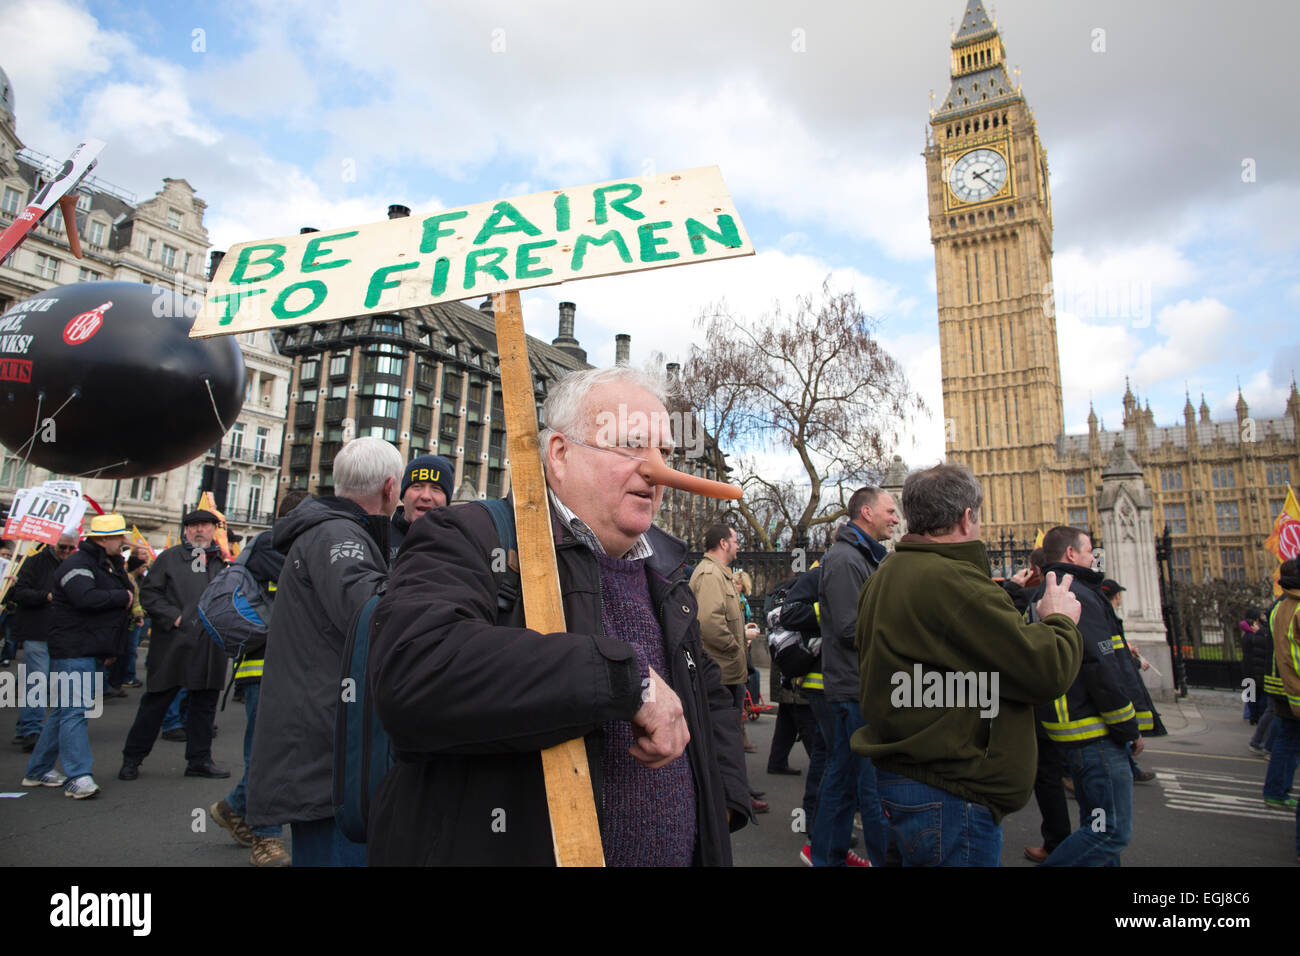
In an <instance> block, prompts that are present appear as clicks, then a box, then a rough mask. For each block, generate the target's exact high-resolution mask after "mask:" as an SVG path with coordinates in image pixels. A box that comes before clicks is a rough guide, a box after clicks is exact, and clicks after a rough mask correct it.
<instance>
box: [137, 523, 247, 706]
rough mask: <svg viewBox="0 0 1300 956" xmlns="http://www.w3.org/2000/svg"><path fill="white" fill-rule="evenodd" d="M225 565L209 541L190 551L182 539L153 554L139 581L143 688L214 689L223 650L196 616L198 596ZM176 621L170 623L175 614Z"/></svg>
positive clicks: (222, 670)
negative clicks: (145, 648) (144, 641)
mask: <svg viewBox="0 0 1300 956" xmlns="http://www.w3.org/2000/svg"><path fill="white" fill-rule="evenodd" d="M225 566H226V562H225V559H223V558H222V557H221V549H220V548H218V547H217V546H216V545H215V544H212V545H209V546H208V548H207V550H206V551H204V552H202V553H201V554H196V553H195V551H194V549H193V548H192V547H190V545H189V544H188V543H186V542H183V541H182V542H181V543H180V544H177V545H173V546H172V547H170V548H168V549H167V550H166V551H164V552H163V553H162V554H160V555H158V557H157V559H156V560H155V561H154V563H153V564H151V565H149V572H148V573H147V574H146V575H145V576H144V581H143V582H142V583H141V585H140V605H141V606H142V607H143V608H144V609H145V612H146V613H147V614H148V615H149V618H150V621H151V623H150V631H149V662H148V671H149V676H148V679H147V687H146V689H147V690H148V691H150V692H157V691H163V690H169V689H170V688H172V687H185V688H188V689H189V690H220V689H221V688H222V687H224V686H225V683H226V670H227V663H226V654H225V651H223V650H222V649H221V647H220V646H218V644H217V642H216V641H214V640H213V639H212V638H211V637H210V636H209V635H208V632H207V631H206V630H205V629H204V627H203V624H202V622H200V621H199V616H198V607H199V598H200V597H202V596H203V591H204V590H205V589H206V588H207V586H208V584H209V583H211V581H212V579H213V578H215V577H216V576H217V575H218V574H219V573H220V572H221V570H222V569H223V568H224V567H225ZM178 617H179V618H180V619H181V624H180V627H176V626H175V621H176V618H178Z"/></svg>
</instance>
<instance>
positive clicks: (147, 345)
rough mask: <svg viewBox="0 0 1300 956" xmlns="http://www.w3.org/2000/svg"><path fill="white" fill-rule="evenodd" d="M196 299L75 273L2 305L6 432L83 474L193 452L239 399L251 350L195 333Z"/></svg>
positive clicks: (130, 469)
mask: <svg viewBox="0 0 1300 956" xmlns="http://www.w3.org/2000/svg"><path fill="white" fill-rule="evenodd" d="M197 309H198V300H197V299H187V298H185V297H184V296H182V295H180V294H179V293H177V292H175V291H174V290H172V289H165V288H162V287H160V286H150V285H146V284H143V283H138V282H79V283H77V284H75V285H65V286H60V287H58V288H55V289H47V290H46V291H44V292H41V293H38V294H37V295H34V296H32V297H31V298H30V299H24V300H23V301H22V302H19V303H17V304H16V305H14V306H13V307H12V308H10V309H9V310H8V311H7V312H5V313H4V315H3V316H0V442H2V443H3V444H4V445H5V446H6V447H7V448H8V449H9V450H10V451H11V452H14V453H19V454H22V455H24V456H26V455H27V451H28V449H30V452H31V455H30V459H29V460H30V461H31V462H32V463H34V464H36V465H38V466H39V467H41V468H48V469H49V470H50V471H53V472H57V473H58V474H63V475H76V476H84V477H100V478H133V477H136V476H138V475H153V474H157V473H159V472H162V471H167V470H168V469H171V468H175V467H176V466H178V465H183V464H185V463H186V462H188V461H192V460H193V459H195V458H197V457H198V456H199V455H201V454H202V453H203V452H204V451H206V450H207V449H209V448H211V447H212V446H213V445H215V444H216V443H217V441H219V440H220V438H221V435H222V433H223V424H224V427H225V428H229V427H230V426H231V424H233V423H234V421H235V416H236V415H237V414H239V410H240V408H242V407H243V404H244V357H243V355H242V354H241V353H240V351H239V347H238V346H237V345H236V344H235V340H234V337H233V336H222V337H220V338H210V339H192V338H190V337H189V331H190V326H191V325H192V324H193V321H194V316H195V315H196V314H197ZM214 406H215V407H214ZM51 419H52V420H53V421H52V424H51V423H50V420H51ZM29 439H31V441H30V444H29ZM20 450H21V451H20Z"/></svg>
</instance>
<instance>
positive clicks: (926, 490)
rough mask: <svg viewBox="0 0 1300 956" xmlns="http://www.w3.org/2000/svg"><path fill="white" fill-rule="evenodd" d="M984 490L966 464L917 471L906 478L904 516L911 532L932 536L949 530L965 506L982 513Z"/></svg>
mask: <svg viewBox="0 0 1300 956" xmlns="http://www.w3.org/2000/svg"><path fill="white" fill-rule="evenodd" d="M983 504H984V492H983V491H982V490H981V489H980V483H979V482H978V481H977V480H976V478H975V476H974V475H973V474H971V470H970V469H969V468H967V467H965V466H964V465H935V466H934V467H933V468H926V469H925V470H924V471H914V472H912V473H911V474H910V475H908V476H907V480H906V481H905V482H903V517H905V518H906V519H907V530H908V532H909V533H910V534H923V535H929V536H936V535H941V534H943V533H944V532H946V531H950V530H952V529H953V528H955V527H956V526H957V524H958V523H959V522H960V521H961V519H962V515H964V514H965V513H966V509H967V508H969V509H970V510H971V514H972V515H973V516H978V515H979V510H980V506H981V505H983Z"/></svg>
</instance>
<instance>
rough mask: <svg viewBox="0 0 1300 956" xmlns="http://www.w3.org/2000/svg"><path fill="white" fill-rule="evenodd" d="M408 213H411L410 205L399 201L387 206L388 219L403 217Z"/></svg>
mask: <svg viewBox="0 0 1300 956" xmlns="http://www.w3.org/2000/svg"><path fill="white" fill-rule="evenodd" d="M410 214H411V207H410V206H403V205H401V204H399V203H394V204H393V205H391V206H389V207H388V218H389V219H405V218H406V217H407V216H409V215H410Z"/></svg>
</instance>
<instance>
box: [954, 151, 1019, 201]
mask: <svg viewBox="0 0 1300 956" xmlns="http://www.w3.org/2000/svg"><path fill="white" fill-rule="evenodd" d="M1006 181H1007V161H1006V159H1005V158H1004V157H1003V155H1002V154H1001V153H999V152H998V151H997V150H993V149H986V148H980V149H972V150H971V151H970V152H969V153H964V154H963V155H962V156H961V158H960V159H958V160H957V162H955V163H953V164H952V170H951V171H950V172H949V174H948V186H949V188H951V189H952V194H953V195H954V196H956V197H957V198H958V199H960V200H961V201H962V202H982V201H983V200H985V199H988V198H989V197H990V196H994V195H996V194H997V193H998V191H999V190H1000V189H1001V188H1002V187H1003V185H1004V184H1005V183H1006Z"/></svg>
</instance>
